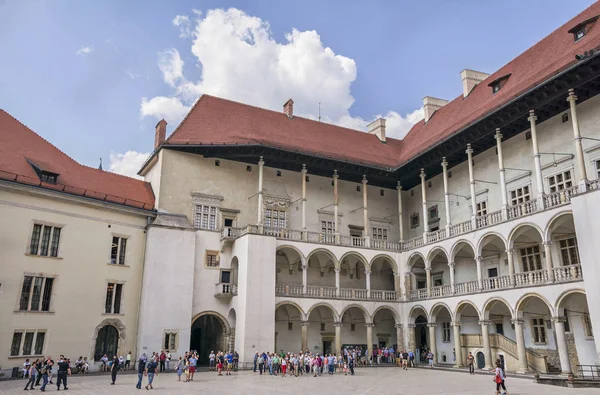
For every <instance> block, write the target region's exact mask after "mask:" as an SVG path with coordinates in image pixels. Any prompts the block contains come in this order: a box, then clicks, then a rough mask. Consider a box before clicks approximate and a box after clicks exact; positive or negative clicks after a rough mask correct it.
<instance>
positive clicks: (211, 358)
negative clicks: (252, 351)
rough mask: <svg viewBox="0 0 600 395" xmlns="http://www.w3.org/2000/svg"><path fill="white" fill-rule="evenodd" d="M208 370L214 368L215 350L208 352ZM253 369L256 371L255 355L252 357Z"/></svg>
mask: <svg viewBox="0 0 600 395" xmlns="http://www.w3.org/2000/svg"><path fill="white" fill-rule="evenodd" d="M208 370H210V371H211V372H212V371H214V370H215V352H214V351H211V352H210V354H208ZM254 371H255V372H256V357H255V358H254Z"/></svg>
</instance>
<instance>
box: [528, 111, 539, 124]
mask: <svg viewBox="0 0 600 395" xmlns="http://www.w3.org/2000/svg"><path fill="white" fill-rule="evenodd" d="M537 119H538V117H537V116H536V115H535V111H534V110H529V117H528V118H527V120H528V121H529V122H533V123H535V121H537Z"/></svg>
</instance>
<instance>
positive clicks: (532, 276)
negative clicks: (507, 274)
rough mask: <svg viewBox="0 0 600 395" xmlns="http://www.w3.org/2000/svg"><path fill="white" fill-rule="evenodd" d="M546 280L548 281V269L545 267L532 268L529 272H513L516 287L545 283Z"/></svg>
mask: <svg viewBox="0 0 600 395" xmlns="http://www.w3.org/2000/svg"><path fill="white" fill-rule="evenodd" d="M547 282H548V270H546V269H542V270H533V271H530V272H525V273H516V274H515V285H516V286H517V287H519V286H528V285H538V284H546V283H547Z"/></svg>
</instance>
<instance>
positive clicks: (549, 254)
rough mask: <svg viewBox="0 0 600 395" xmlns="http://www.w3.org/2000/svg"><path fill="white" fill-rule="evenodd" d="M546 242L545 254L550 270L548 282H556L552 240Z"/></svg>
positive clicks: (547, 267) (547, 266)
mask: <svg viewBox="0 0 600 395" xmlns="http://www.w3.org/2000/svg"><path fill="white" fill-rule="evenodd" d="M543 244H544V255H546V269H547V270H548V282H554V264H553V262H552V248H551V247H552V242H551V241H546V242H544V243H543Z"/></svg>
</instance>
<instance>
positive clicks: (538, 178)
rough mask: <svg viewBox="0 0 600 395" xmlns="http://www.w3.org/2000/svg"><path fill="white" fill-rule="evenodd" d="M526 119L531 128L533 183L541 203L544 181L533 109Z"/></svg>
mask: <svg viewBox="0 0 600 395" xmlns="http://www.w3.org/2000/svg"><path fill="white" fill-rule="evenodd" d="M527 120H528V121H529V125H530V128H531V145H532V148H533V163H534V166H535V184H536V186H537V193H538V195H537V196H538V203H539V204H543V203H544V199H543V195H544V181H543V179H542V161H541V159H540V148H539V145H538V139H537V126H536V123H535V121H537V116H536V115H535V111H533V110H529V118H527ZM540 207H543V206H540Z"/></svg>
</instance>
